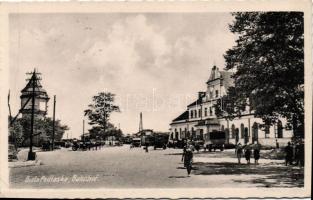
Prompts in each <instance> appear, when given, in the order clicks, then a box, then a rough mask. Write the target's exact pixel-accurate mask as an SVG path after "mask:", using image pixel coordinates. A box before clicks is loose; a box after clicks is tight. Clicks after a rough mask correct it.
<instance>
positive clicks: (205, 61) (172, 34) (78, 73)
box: [9, 13, 236, 138]
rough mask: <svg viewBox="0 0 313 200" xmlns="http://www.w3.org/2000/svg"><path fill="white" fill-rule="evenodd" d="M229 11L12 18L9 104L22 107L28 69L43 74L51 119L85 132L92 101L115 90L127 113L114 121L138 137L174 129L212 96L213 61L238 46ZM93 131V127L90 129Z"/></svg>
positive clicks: (72, 131)
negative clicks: (203, 95) (141, 132)
mask: <svg viewBox="0 0 313 200" xmlns="http://www.w3.org/2000/svg"><path fill="white" fill-rule="evenodd" d="M232 21H233V17H232V16H231V15H230V14H229V13H97V14H11V15H10V16H9V31H10V43H9V46H10V59H9V62H10V77H9V78H10V93H11V98H10V101H11V102H10V103H11V107H12V113H13V115H14V114H16V113H17V112H18V109H20V98H19V97H20V91H21V90H22V89H23V87H24V86H25V84H26V78H27V76H26V74H25V73H26V72H31V71H32V70H33V69H34V68H36V70H38V71H39V72H40V73H41V78H42V80H41V83H42V85H43V87H44V89H45V90H46V91H47V93H48V95H49V97H50V98H51V99H50V101H49V104H48V105H49V109H48V116H52V108H53V95H56V100H57V102H56V118H57V119H60V120H61V122H62V123H63V124H66V125H68V126H69V128H70V130H69V131H67V133H66V134H65V136H64V137H67V135H68V136H69V137H73V138H74V137H76V138H77V137H78V136H79V135H81V134H82V129H83V128H82V127H83V119H85V120H86V122H88V119H87V118H86V117H85V118H84V115H83V113H84V112H83V111H84V110H85V109H87V106H88V104H90V103H92V96H94V95H97V93H98V92H112V93H114V94H115V95H116V99H115V101H116V104H117V105H119V106H120V109H121V112H119V113H113V114H112V115H111V117H110V121H111V122H112V123H113V124H115V126H117V127H118V126H120V128H121V129H122V131H123V132H124V133H130V134H132V133H135V132H137V131H138V127H139V113H140V112H142V113H143V128H146V129H153V130H155V131H168V130H169V128H170V126H169V124H170V123H171V121H172V120H173V119H174V118H175V117H177V116H178V115H179V114H181V113H183V112H184V111H185V110H186V106H187V105H188V104H189V103H191V102H192V101H194V100H195V99H196V97H197V93H198V92H199V91H205V89H206V84H205V82H206V81H207V80H208V78H209V75H210V70H211V68H212V66H213V64H216V65H217V67H219V68H220V69H223V68H224V67H225V61H224V58H223V54H224V53H225V51H226V50H228V49H229V48H231V47H232V46H234V45H235V39H236V36H235V35H234V34H233V33H231V32H230V31H229V29H228V26H229V24H230V23H232ZM88 128H90V126H89V125H87V124H86V131H87V130H88Z"/></svg>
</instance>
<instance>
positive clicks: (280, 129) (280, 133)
mask: <svg viewBox="0 0 313 200" xmlns="http://www.w3.org/2000/svg"><path fill="white" fill-rule="evenodd" d="M277 137H278V138H283V124H282V123H281V121H280V120H278V122H277Z"/></svg>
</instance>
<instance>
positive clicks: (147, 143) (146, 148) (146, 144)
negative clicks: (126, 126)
mask: <svg viewBox="0 0 313 200" xmlns="http://www.w3.org/2000/svg"><path fill="white" fill-rule="evenodd" d="M148 147H149V145H148V143H146V153H148Z"/></svg>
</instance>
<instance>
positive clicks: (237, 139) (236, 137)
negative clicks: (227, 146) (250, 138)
mask: <svg viewBox="0 0 313 200" xmlns="http://www.w3.org/2000/svg"><path fill="white" fill-rule="evenodd" d="M235 141H236V144H238V141H239V129H238V128H236V129H235Z"/></svg>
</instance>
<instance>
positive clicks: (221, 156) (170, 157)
mask: <svg viewBox="0 0 313 200" xmlns="http://www.w3.org/2000/svg"><path fill="white" fill-rule="evenodd" d="M181 152H182V150H177V149H166V150H153V149H152V148H151V149H150V150H149V153H146V152H145V151H144V150H143V149H140V148H133V149H130V148H129V146H128V145H124V146H123V147H106V148H104V149H101V150H98V151H76V152H73V151H71V150H68V149H61V150H57V151H54V152H38V153H37V156H38V158H39V160H41V161H42V165H39V166H29V167H20V168H11V170H10V183H11V186H12V187H14V188H37V187H38V188H77V187H79V188H81V187H84V188H98V187H107V188H127V187H132V188H150V187H158V188H175V187H180V188H181V187H188V188H190V187H268V186H270V187H272V186H273V187H275V186H283V187H290V186H292V187H297V186H301V185H302V182H301V173H300V175H299V177H298V179H299V180H300V182H299V181H298V182H297V181H295V180H294V177H291V178H290V179H289V178H288V177H287V178H288V179H287V180H286V181H285V182H284V183H283V184H279V185H278V184H277V183H279V182H277V180H278V179H281V175H283V174H281V173H282V171H283V172H284V171H285V172H286V170H285V168H284V166H283V165H277V163H275V164H274V165H273V164H272V163H271V162H269V160H267V162H265V163H264V164H262V162H261V164H260V165H259V166H254V167H253V166H246V165H236V164H235V162H236V159H235V158H234V156H233V153H232V152H223V153H221V152H216V153H210V154H207V153H206V154H198V155H196V154H195V160H194V162H195V163H194V166H195V170H193V172H192V174H191V176H190V177H188V176H187V172H186V169H184V168H182V163H181ZM225 161H227V162H225ZM271 166H273V167H272V168H271ZM266 167H267V168H266ZM265 168H266V169H268V170H271V171H269V174H264V173H263V172H264V170H262V169H265ZM288 169H289V168H288ZM290 169H291V168H290ZM291 170H292V169H291ZM258 172H259V173H258ZM296 172H297V173H298V174H299V171H296ZM292 173H293V174H295V172H294V171H292ZM273 175H278V176H277V177H275V176H274V177H273ZM268 176H272V178H271V179H267V177H268ZM295 178H297V177H295ZM255 180H259V181H255ZM239 183H240V184H239ZM270 183H275V184H276V185H275V184H272V185H269V184H270ZM294 183H299V184H298V185H294ZM284 184H285V185H284Z"/></svg>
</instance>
